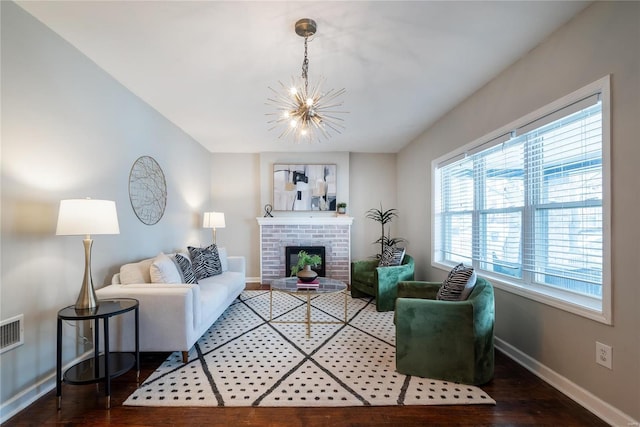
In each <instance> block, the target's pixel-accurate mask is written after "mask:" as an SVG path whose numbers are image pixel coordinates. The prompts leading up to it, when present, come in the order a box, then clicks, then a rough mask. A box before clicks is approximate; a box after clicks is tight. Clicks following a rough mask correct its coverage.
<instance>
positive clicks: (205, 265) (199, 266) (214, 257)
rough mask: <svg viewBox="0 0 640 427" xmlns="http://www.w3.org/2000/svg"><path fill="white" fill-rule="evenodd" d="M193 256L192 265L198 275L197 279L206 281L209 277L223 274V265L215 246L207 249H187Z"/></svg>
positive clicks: (190, 247)
mask: <svg viewBox="0 0 640 427" xmlns="http://www.w3.org/2000/svg"><path fill="white" fill-rule="evenodd" d="M187 249H188V250H189V255H190V256H191V265H192V267H193V271H194V272H195V273H196V278H197V279H198V280H200V279H206V278H207V277H211V276H216V275H218V274H222V264H221V263H220V255H219V254H218V248H217V246H216V245H215V243H214V244H212V245H211V246H208V247H206V248H194V247H192V246H189V247H187Z"/></svg>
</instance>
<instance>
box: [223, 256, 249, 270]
mask: <svg viewBox="0 0 640 427" xmlns="http://www.w3.org/2000/svg"><path fill="white" fill-rule="evenodd" d="M227 261H228V263H229V271H235V272H237V273H243V274H244V273H246V261H245V258H244V257H243V256H238V255H235V256H228V257H227Z"/></svg>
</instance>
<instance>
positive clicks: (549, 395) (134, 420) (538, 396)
mask: <svg viewBox="0 0 640 427" xmlns="http://www.w3.org/2000/svg"><path fill="white" fill-rule="evenodd" d="M167 355H168V354H167V353H143V354H142V357H141V359H142V363H141V365H142V371H141V379H143V378H146V377H147V376H149V375H150V374H151V373H152V372H153V371H154V370H155V369H156V368H157V367H158V366H159V365H160V363H162V361H163V360H164V359H165V358H166V357H167ZM135 388H136V377H135V372H133V371H131V372H128V373H127V374H125V375H123V376H121V377H119V378H116V379H115V380H114V381H113V382H112V397H111V404H112V408H111V409H110V410H106V409H104V403H105V399H104V389H103V388H102V386H100V390H99V392H96V386H95V385H86V386H72V385H67V384H64V385H63V388H62V396H63V399H62V409H61V410H60V411H58V410H57V409H56V396H55V390H54V391H52V392H50V393H48V394H47V395H46V396H44V397H43V398H41V399H40V400H38V401H37V402H35V403H34V404H33V405H31V406H29V407H28V408H27V409H25V410H24V411H22V412H21V413H19V414H17V415H16V416H15V417H13V418H12V419H10V420H9V421H8V422H6V423H5V424H3V425H6V426H40V425H53V424H59V425H65V426H74V425H88V426H180V425H189V426H199V425H202V426H205V425H206V426H273V427H275V426H332V427H335V426H427V425H428V426H434V425H474V426H479V425H503V426H504V425H518V426H522V425H528V426H540V425H547V426H605V425H607V424H606V423H604V422H603V421H602V420H600V419H599V418H598V417H596V416H595V415H593V414H591V413H590V412H589V411H587V410H586V409H584V408H582V407H581V406H579V405H578V404H577V403H575V402H573V401H572V400H571V399H569V398H568V397H566V396H565V395H563V394H562V393H560V392H559V391H557V390H555V389H554V388H553V387H551V386H549V385H548V384H546V383H545V382H543V381H542V380H540V379H538V378H537V377H536V376H534V375H533V374H531V373H530V372H529V371H527V370H526V369H524V368H522V367H521V366H520V365H518V364H517V363H515V362H514V361H512V360H511V359H509V358H508V357H507V356H505V355H503V354H502V353H500V352H496V369H495V377H494V379H493V380H492V381H491V382H490V383H488V384H486V385H483V386H482V387H481V388H482V389H483V390H485V391H486V392H487V393H489V395H490V396H491V397H492V398H494V399H495V400H496V402H497V404H496V405H495V406H493V405H491V406H490V405H468V406H399V407H388V406H387V407H349V408H139V407H130V406H126V407H125V406H122V402H124V401H125V400H126V398H127V397H128V396H129V394H131V393H132V392H133V391H134V389H135Z"/></svg>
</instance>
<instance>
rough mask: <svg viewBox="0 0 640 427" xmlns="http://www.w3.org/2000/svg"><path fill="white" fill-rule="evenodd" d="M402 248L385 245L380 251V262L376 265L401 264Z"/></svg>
mask: <svg viewBox="0 0 640 427" xmlns="http://www.w3.org/2000/svg"><path fill="white" fill-rule="evenodd" d="M404 252H405V249H404V248H396V247H395V246H387V247H385V248H384V251H382V256H381V257H380V263H379V264H378V267H392V266H397V265H401V264H402V259H403V258H404Z"/></svg>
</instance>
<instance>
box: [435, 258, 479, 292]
mask: <svg viewBox="0 0 640 427" xmlns="http://www.w3.org/2000/svg"><path fill="white" fill-rule="evenodd" d="M476 278H477V276H476V272H475V270H474V269H473V267H465V266H464V264H463V263H460V264H458V265H456V266H455V267H453V269H451V271H450V272H449V275H448V276H447V278H446V279H445V281H444V282H442V286H440V289H439V290H438V293H437V295H436V299H438V300H441V301H463V300H466V299H467V298H468V297H469V294H470V293H471V291H472V290H473V287H474V286H475V285H476Z"/></svg>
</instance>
